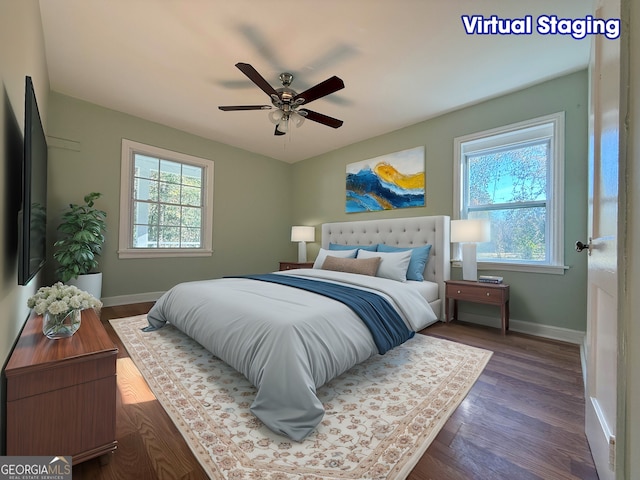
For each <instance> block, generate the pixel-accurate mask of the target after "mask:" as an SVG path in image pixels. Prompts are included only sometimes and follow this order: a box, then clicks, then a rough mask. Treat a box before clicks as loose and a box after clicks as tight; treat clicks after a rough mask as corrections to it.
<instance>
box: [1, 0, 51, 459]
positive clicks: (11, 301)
mask: <svg viewBox="0 0 640 480" xmlns="http://www.w3.org/2000/svg"><path fill="white" fill-rule="evenodd" d="M26 75H29V76H30V77H32V78H33V84H34V87H35V92H36V98H37V100H38V108H39V110H40V114H41V116H42V117H43V126H44V128H45V131H47V123H46V120H47V119H46V115H47V108H48V95H49V75H48V73H47V64H46V60H45V53H44V40H43V35H42V22H41V21H40V5H39V3H38V0H20V1H14V0H0V194H1V195H2V196H1V197H0V198H1V200H0V231H1V232H2V234H1V235H0V252H1V253H0V365H2V366H4V365H5V362H6V361H7V360H8V357H9V354H10V352H11V349H12V348H13V345H14V343H15V341H16V339H17V338H18V333H19V332H20V330H21V329H22V326H23V325H24V322H25V320H26V319H27V317H28V315H29V309H28V308H27V298H29V297H30V296H31V295H33V294H34V293H35V291H36V289H37V288H38V287H39V286H40V285H42V283H41V279H42V275H41V274H38V275H36V276H35V277H34V278H33V279H32V280H31V281H30V282H29V284H28V285H25V286H19V285H18V210H19V208H20V201H21V199H20V196H21V191H20V182H21V167H22V137H23V133H24V132H23V129H24V94H25V76H26ZM4 405H5V384H4V382H3V381H0V455H2V454H4V452H5V445H4V443H5V436H4V435H3V434H2V433H3V432H4V413H5V412H4Z"/></svg>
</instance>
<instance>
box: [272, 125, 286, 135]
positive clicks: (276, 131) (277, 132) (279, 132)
mask: <svg viewBox="0 0 640 480" xmlns="http://www.w3.org/2000/svg"><path fill="white" fill-rule="evenodd" d="M273 134H274V135H277V136H280V135H286V132H281V131H280V130H278V125H276V129H275V130H274V132H273Z"/></svg>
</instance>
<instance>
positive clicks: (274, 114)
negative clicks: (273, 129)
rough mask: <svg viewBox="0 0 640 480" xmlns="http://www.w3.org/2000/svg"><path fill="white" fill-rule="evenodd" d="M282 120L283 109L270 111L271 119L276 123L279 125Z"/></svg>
mask: <svg viewBox="0 0 640 480" xmlns="http://www.w3.org/2000/svg"><path fill="white" fill-rule="evenodd" d="M280 120H282V110H280V109H279V108H276V109H275V110H271V111H270V112H269V121H270V122H271V123H273V124H274V125H277V124H278V123H280Z"/></svg>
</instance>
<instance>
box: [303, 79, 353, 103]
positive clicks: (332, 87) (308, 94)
mask: <svg viewBox="0 0 640 480" xmlns="http://www.w3.org/2000/svg"><path fill="white" fill-rule="evenodd" d="M343 88H344V82H343V81H342V80H341V79H340V78H338V77H336V76H335V75H334V76H333V77H331V78H327V79H326V80H325V81H324V82H320V83H319V84H317V85H315V86H313V87H311V88H309V89H307V90H305V91H304V92H302V93H299V94H297V95H296V96H295V97H293V101H294V102H297V103H299V104H300V103H304V104H307V103H311V102H313V101H314V100H317V99H319V98H322V97H324V96H326V95H329V94H330V93H333V92H337V91H338V90H341V89H343Z"/></svg>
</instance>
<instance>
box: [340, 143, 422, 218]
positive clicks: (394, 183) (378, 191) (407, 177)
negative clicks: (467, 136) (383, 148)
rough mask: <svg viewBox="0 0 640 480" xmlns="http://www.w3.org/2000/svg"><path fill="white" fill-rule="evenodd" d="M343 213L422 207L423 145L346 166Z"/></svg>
mask: <svg viewBox="0 0 640 480" xmlns="http://www.w3.org/2000/svg"><path fill="white" fill-rule="evenodd" d="M346 190H347V191H346V194H347V197H346V208H345V211H346V213H355V212H375V211H380V210H392V209H395V208H407V207H423V206H424V205H425V162H424V146H420V147H416V148H411V149H408V150H402V151H400V152H395V153H390V154H388V155H382V156H380V157H375V158H370V159H369V160H363V161H360V162H355V163H350V164H348V165H347V189H346Z"/></svg>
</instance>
